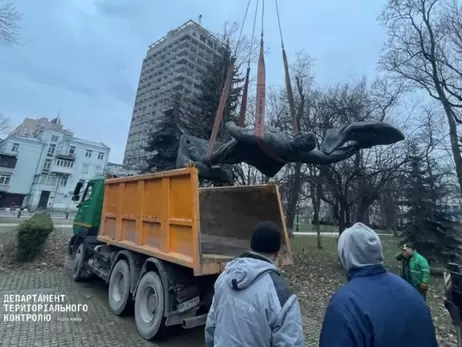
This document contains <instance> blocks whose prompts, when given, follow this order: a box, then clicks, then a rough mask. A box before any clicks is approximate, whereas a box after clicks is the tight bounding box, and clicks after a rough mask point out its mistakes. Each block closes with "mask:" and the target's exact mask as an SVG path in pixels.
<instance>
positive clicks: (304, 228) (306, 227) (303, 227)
mask: <svg viewBox="0 0 462 347" xmlns="http://www.w3.org/2000/svg"><path fill="white" fill-rule="evenodd" d="M319 229H320V231H321V232H322V233H332V232H334V233H337V232H338V227H337V226H332V225H321V226H320V227H319ZM376 231H377V232H378V233H388V232H387V231H386V230H376ZM294 232H316V227H315V226H314V225H313V224H311V223H306V224H304V223H300V224H298V228H297V224H295V225H294Z"/></svg>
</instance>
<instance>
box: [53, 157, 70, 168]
mask: <svg viewBox="0 0 462 347" xmlns="http://www.w3.org/2000/svg"><path fill="white" fill-rule="evenodd" d="M56 166H61V167H69V168H72V167H74V162H73V161H69V160H62V159H58V160H56Z"/></svg>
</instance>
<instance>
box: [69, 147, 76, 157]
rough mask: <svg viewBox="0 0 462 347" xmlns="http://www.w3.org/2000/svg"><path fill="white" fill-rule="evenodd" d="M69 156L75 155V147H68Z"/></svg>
mask: <svg viewBox="0 0 462 347" xmlns="http://www.w3.org/2000/svg"><path fill="white" fill-rule="evenodd" d="M68 154H69V155H74V154H75V146H71V147H69V153H68Z"/></svg>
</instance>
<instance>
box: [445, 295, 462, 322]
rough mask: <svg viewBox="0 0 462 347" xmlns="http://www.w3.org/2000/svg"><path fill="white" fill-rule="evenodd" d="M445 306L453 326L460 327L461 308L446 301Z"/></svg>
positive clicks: (461, 319)
mask: <svg viewBox="0 0 462 347" xmlns="http://www.w3.org/2000/svg"><path fill="white" fill-rule="evenodd" d="M444 306H445V307H446V309H447V310H448V311H449V315H450V316H451V319H452V324H454V325H455V326H460V325H461V324H462V318H461V312H460V309H459V307H458V306H457V305H456V304H454V303H453V302H452V301H450V300H447V299H446V300H444Z"/></svg>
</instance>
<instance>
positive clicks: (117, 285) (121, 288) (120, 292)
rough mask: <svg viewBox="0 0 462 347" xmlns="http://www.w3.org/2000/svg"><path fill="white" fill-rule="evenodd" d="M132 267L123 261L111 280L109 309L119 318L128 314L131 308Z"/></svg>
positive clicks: (118, 265) (114, 271) (117, 264)
mask: <svg viewBox="0 0 462 347" xmlns="http://www.w3.org/2000/svg"><path fill="white" fill-rule="evenodd" d="M130 304H131V302H130V267H129V266H128V263H127V262H126V261H125V260H124V259H121V260H119V261H118V262H117V263H116V264H115V266H114V268H113V269H112V273H111V277H110V279H109V308H110V309H111V311H112V313H114V314H115V315H117V316H121V315H124V314H127V313H128V311H129V309H130V307H131V305H130Z"/></svg>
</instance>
